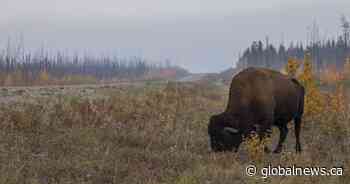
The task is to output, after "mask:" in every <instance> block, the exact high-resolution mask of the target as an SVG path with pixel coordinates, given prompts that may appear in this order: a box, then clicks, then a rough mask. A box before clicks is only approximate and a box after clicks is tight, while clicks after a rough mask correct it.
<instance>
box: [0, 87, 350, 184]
mask: <svg viewBox="0 0 350 184" xmlns="http://www.w3.org/2000/svg"><path fill="white" fill-rule="evenodd" d="M227 95H228V86H225V85H222V84H218V83H215V84H203V83H194V82H181V83H176V82H169V83H166V82H160V83H159V82H145V83H137V84H109V85H83V86H53V87H13V88H1V89H0V104H1V105H0V122H1V124H0V126H1V129H0V163H1V164H0V170H1V172H0V183H118V184H123V183H125V184H129V183H148V184H151V183H152V184H154V183H177V184H203V183H204V184H210V183H213V184H217V183H220V184H225V183H227V184H231V183H264V182H265V183H348V181H349V179H350V175H349V172H348V168H349V167H350V157H349V155H350V149H349V138H348V137H349V136H348V135H349V132H350V131H349V129H350V125H349V118H348V117H347V115H345V116H344V117H343V115H342V114H335V115H334V116H332V114H325V115H322V117H321V118H320V119H318V120H308V119H305V120H304V122H303V128H302V133H301V137H302V138H301V140H302V146H303V152H302V153H301V154H296V153H295V151H294V145H295V138H294V129H293V124H292V122H290V126H289V127H290V131H289V136H288V138H287V141H286V144H285V147H284V150H283V152H282V153H281V154H272V153H271V154H264V153H261V152H259V150H258V151H257V152H252V148H251V145H252V144H253V142H252V141H247V142H246V143H245V144H244V145H243V146H242V147H241V148H240V151H239V152H238V153H231V152H227V153H213V152H211V151H210V149H209V145H208V135H207V124H208V120H209V117H210V116H211V115H213V114H216V113H219V112H221V111H223V110H224V108H225V106H226V101H227ZM334 118H335V119H334ZM339 118H342V119H339ZM277 138H278V131H277V130H276V129H274V134H273V137H272V140H270V141H268V142H267V143H269V144H268V145H269V146H271V147H274V146H275V142H276V140H277ZM249 164H254V165H256V166H257V167H258V168H262V167H267V166H269V165H270V164H271V165H272V166H278V165H281V166H286V167H287V166H292V165H296V166H303V167H306V166H308V167H317V166H319V167H327V168H331V167H342V168H344V173H343V176H313V177H311V176H288V177H281V176H271V177H267V178H263V177H262V176H261V175H256V176H253V177H250V176H247V175H246V174H245V169H246V167H247V166H248V165H249Z"/></svg>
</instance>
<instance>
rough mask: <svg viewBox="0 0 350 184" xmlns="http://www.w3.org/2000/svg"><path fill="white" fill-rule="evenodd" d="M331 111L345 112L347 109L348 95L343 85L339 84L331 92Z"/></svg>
mask: <svg viewBox="0 0 350 184" xmlns="http://www.w3.org/2000/svg"><path fill="white" fill-rule="evenodd" d="M329 107H330V108H329V111H330V112H332V113H345V112H346V110H347V104H346V96H345V90H344V86H343V85H337V87H336V90H335V92H334V93H333V94H330V105H329Z"/></svg>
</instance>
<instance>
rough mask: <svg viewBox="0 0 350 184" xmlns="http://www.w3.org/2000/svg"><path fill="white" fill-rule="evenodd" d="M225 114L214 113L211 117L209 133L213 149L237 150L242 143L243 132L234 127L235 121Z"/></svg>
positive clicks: (216, 150)
mask: <svg viewBox="0 0 350 184" xmlns="http://www.w3.org/2000/svg"><path fill="white" fill-rule="evenodd" d="M232 121H234V120H233V119H232V118H230V117H229V116H227V115H225V114H219V115H214V116H212V117H211V118H210V122H209V125H208V134H209V138H210V146H211V149H212V150H213V151H215V152H218V151H232V150H234V151H237V150H238V147H239V145H240V144H241V143H242V133H241V131H240V130H238V129H237V128H234V127H232V126H233V125H234V124H235V123H234V122H232Z"/></svg>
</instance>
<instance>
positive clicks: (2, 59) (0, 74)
mask: <svg viewBox="0 0 350 184" xmlns="http://www.w3.org/2000/svg"><path fill="white" fill-rule="evenodd" d="M165 69H171V70H175V71H176V72H177V74H178V75H186V74H187V71H186V70H185V69H182V68H180V67H178V66H174V65H172V64H171V63H170V61H164V62H158V63H154V62H148V61H146V60H145V59H143V58H140V57H129V58H119V57H108V56H106V57H105V56H81V55H78V54H75V55H69V54H65V53H63V52H56V53H54V54H50V53H49V52H47V51H45V50H44V49H41V50H40V51H39V52H30V51H26V52H25V51H24V49H21V47H17V48H15V49H13V48H12V47H10V46H8V48H6V49H3V50H2V52H0V85H1V84H4V83H6V80H9V81H11V82H7V83H18V82H13V81H14V80H15V79H14V78H17V80H18V81H21V80H22V81H21V82H20V83H21V84H20V85H25V84H32V83H33V81H38V80H40V78H44V79H45V78H48V77H50V78H52V79H64V78H65V79H67V77H68V78H72V77H73V76H75V77H76V76H80V78H83V77H92V78H94V79H95V80H96V81H100V80H112V79H114V80H124V79H127V80H133V79H143V78H144V77H146V76H147V75H148V74H149V73H151V72H153V73H154V72H157V71H161V70H165Z"/></svg>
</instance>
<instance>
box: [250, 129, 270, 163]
mask: <svg viewBox="0 0 350 184" xmlns="http://www.w3.org/2000/svg"><path fill="white" fill-rule="evenodd" d="M245 139H246V141H245V142H244V143H245V145H246V149H247V151H248V156H249V158H250V159H251V160H255V161H261V160H262V159H263V156H264V155H265V150H264V148H265V146H266V145H268V144H270V142H271V139H270V138H268V137H265V138H264V139H262V140H260V138H259V136H258V134H256V133H254V134H251V135H250V136H249V137H247V138H245Z"/></svg>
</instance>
